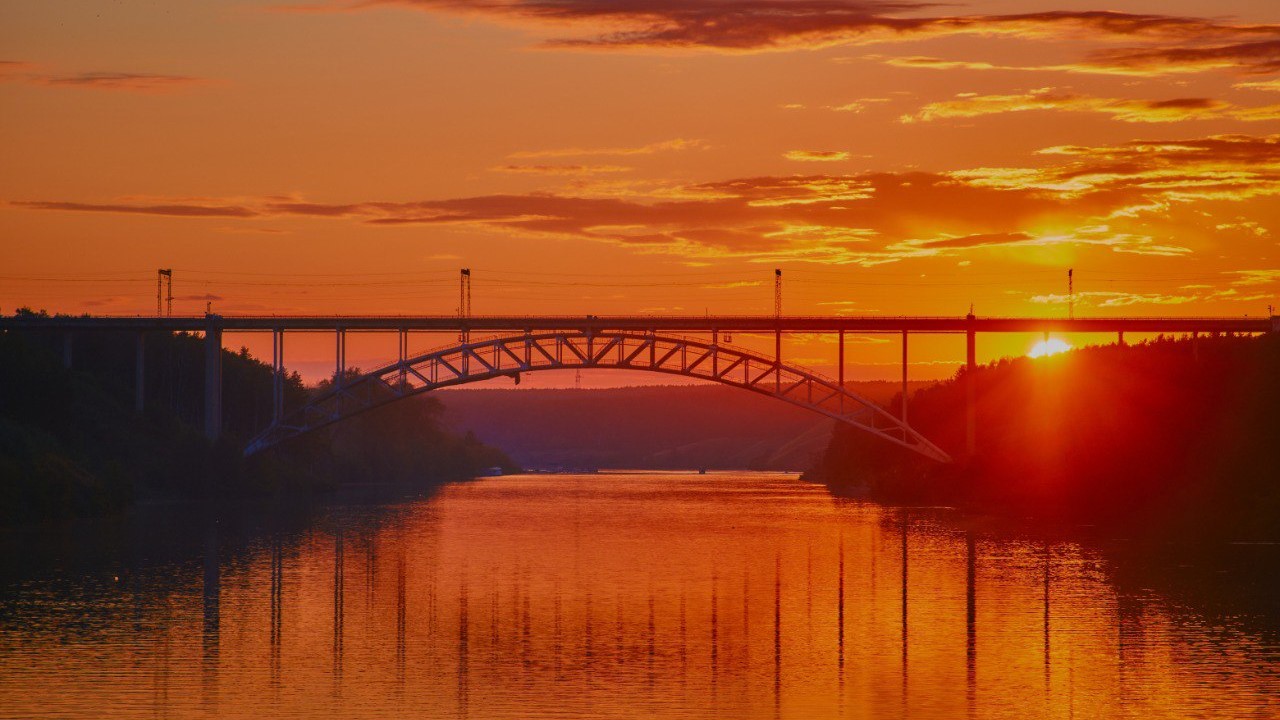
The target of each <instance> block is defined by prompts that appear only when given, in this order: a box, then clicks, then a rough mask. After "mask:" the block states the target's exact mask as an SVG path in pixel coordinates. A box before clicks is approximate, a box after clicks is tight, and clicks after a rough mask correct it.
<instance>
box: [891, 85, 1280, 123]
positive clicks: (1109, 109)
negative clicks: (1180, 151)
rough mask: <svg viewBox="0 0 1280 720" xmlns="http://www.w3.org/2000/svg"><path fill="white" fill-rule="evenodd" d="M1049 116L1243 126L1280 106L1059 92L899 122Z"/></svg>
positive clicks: (955, 106)
mask: <svg viewBox="0 0 1280 720" xmlns="http://www.w3.org/2000/svg"><path fill="white" fill-rule="evenodd" d="M1031 110H1053V111H1059V112H1087V113H1096V114H1101V115H1110V116H1111V117H1112V118H1114V119H1116V120H1120V121H1123V122H1130V123H1165V122H1179V121H1182V120H1218V119H1231V120H1242V121H1246V122H1254V121H1265V120H1276V119H1280V105H1267V106H1264V107H1251V108H1250V107H1240V106H1238V105H1233V104H1231V103H1228V102H1225V101H1222V100H1214V99H1211V98H1174V99H1171V100H1133V99H1120V98H1101V97H1092V96H1089V95H1077V94H1074V93H1064V92H1057V91H1054V90H1053V89H1050V88H1046V89H1043V90H1036V91H1034V92H1030V93H1022V94H1018V95H964V96H959V97H957V98H955V99H953V100H944V101H941V102H935V103H930V104H928V105H925V106H924V107H923V108H921V109H920V110H919V111H917V112H916V113H914V114H911V115H903V116H902V117H901V121H902V122H904V123H911V122H929V121H932V120H938V119H941V118H971V117H979V116H982V115H998V114H1001V113H1011V112H1027V111H1031Z"/></svg>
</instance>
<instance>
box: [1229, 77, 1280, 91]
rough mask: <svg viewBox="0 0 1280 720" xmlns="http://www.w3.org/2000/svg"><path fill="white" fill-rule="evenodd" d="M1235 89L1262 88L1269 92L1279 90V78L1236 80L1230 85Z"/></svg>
mask: <svg viewBox="0 0 1280 720" xmlns="http://www.w3.org/2000/svg"><path fill="white" fill-rule="evenodd" d="M1232 87H1234V88H1235V89H1237V90H1263V91H1269V92H1280V78H1277V79H1274V80H1251V81H1248V82H1238V83H1236V84H1235V85H1232Z"/></svg>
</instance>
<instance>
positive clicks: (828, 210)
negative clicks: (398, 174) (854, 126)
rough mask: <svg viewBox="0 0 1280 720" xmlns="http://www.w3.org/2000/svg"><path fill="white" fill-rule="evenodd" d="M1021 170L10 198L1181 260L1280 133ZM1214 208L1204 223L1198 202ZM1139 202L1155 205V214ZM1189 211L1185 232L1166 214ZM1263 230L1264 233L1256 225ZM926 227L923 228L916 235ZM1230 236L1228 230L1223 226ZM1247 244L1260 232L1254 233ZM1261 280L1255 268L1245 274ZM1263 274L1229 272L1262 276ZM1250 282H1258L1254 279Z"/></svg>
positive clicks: (1256, 177) (714, 244) (851, 247)
mask: <svg viewBox="0 0 1280 720" xmlns="http://www.w3.org/2000/svg"><path fill="white" fill-rule="evenodd" d="M1040 155H1041V157H1040V158H1039V160H1038V162H1037V164H1035V165H1034V166H1025V167H1004V168H974V169H969V170H962V171H952V172H945V173H928V172H902V173H884V172H881V173H860V174H823V173H813V174H806V175H771V176H756V177H745V178H735V179H729V180H723V181H714V182H701V183H679V182H674V181H671V182H667V183H655V184H654V185H653V186H652V187H648V188H647V189H645V186H642V185H626V186H625V187H624V189H623V190H622V191H620V192H619V193H618V194H615V195H612V196H610V195H607V194H601V193H596V194H589V193H586V192H583V193H577V192H576V191H575V190H574V188H572V187H570V188H564V189H561V190H559V191H556V192H537V193H512V194H493V195H479V196H471V197H455V198H440V199H426V200H418V201H411V202H389V201H380V200H359V201H355V202H346V203H318V202H311V201H309V200H307V199H305V198H301V197H291V196H279V197H266V198H221V199H220V198H192V199H184V200H174V199H171V200H164V199H157V198H134V199H125V200H121V199H111V200H108V201H104V202H83V201H78V200H21V201H16V202H12V203H10V204H11V205H12V206H14V207H19V208H25V209H28V210H32V211H45V212H50V211H62V212H98V213H128V214H135V215H153V216H160V217H170V218H191V219H200V218H205V219H208V218H219V219H223V222H224V223H225V219H226V218H243V219H262V218H271V219H273V220H275V221H276V222H274V223H273V224H279V223H281V222H284V221H286V220H293V219H310V220H313V221H317V222H319V221H346V222H358V223H363V224H367V225H374V226H415V225H417V226H424V227H429V226H453V227H458V228H471V229H476V230H482V231H485V232H489V233H498V234H504V235H510V236H517V237H528V238H547V237H554V238H558V239H577V240H585V241H592V242H603V243H611V244H616V245H621V246H625V247H628V248H631V249H632V250H634V251H635V252H637V253H643V254H666V255H677V256H680V257H681V258H682V260H683V261H685V262H687V263H697V262H700V261H703V260H710V259H723V258H737V259H741V260H745V261H748V262H778V261H795V262H824V263H832V264H841V263H844V264H858V265H864V266H871V265H878V264H883V263H891V262H901V261H904V260H912V259H919V258H939V257H956V258H963V257H965V256H968V255H970V254H977V253H988V252H1006V253H1014V254H1015V255H1018V254H1021V255H1024V256H1025V255H1043V254H1044V253H1045V252H1046V251H1056V250H1060V249H1072V250H1073V251H1084V252H1113V253H1124V254H1137V255H1144V256H1161V257H1185V256H1188V255H1191V254H1192V251H1193V249H1194V248H1195V244H1194V242H1192V241H1191V240H1189V239H1188V240H1183V239H1181V238H1183V237H1187V238H1195V237H1201V238H1209V237H1215V236H1220V235H1221V233H1223V232H1227V230H1222V229H1219V228H1217V226H1218V225H1223V224H1228V225H1233V226H1234V225H1240V227H1241V228H1245V227H1252V226H1245V225H1243V223H1250V222H1256V221H1255V220H1254V219H1252V218H1251V217H1250V216H1249V215H1248V214H1246V212H1245V211H1244V210H1243V209H1242V210H1241V211H1240V212H1236V213H1232V215H1233V216H1239V217H1243V218H1245V219H1243V220H1238V219H1235V218H1234V217H1233V218H1230V219H1228V218H1224V217H1222V213H1221V203H1230V202H1246V201H1249V200H1252V199H1255V198H1275V197H1280V136H1261V137H1257V136H1247V135H1226V136H1212V137H1207V138H1199V139H1192V140H1182V141H1161V142H1143V141H1136V142H1132V143H1124V144H1120V145H1113V146H1105V145H1104V146H1061V147H1053V148H1047V149H1045V150H1044V151H1042V152H1041V154H1040ZM1202 202H1212V203H1217V204H1219V205H1218V207H1217V208H1216V209H1215V212H1214V213H1205V212H1198V210H1199V208H1200V206H1198V205H1196V203H1202ZM1144 208H1151V209H1153V210H1152V211H1151V212H1148V211H1147V210H1144ZM1179 208H1186V211H1185V212H1184V213H1183V215H1182V216H1181V217H1186V218H1189V219H1187V220H1186V221H1185V222H1184V221H1182V220H1179V221H1178V222H1176V223H1175V222H1173V221H1172V220H1170V219H1169V217H1170V213H1171V212H1172V210H1173V209H1179ZM1258 227H1261V225H1258ZM922 228H927V229H928V230H927V231H926V232H923V233H922V231H921V229H922ZM1233 231H1234V230H1233ZM1254 236H1256V233H1254V234H1253V235H1251V237H1254ZM1256 272H1262V271H1256ZM1272 277H1273V276H1271V275H1265V274H1261V275H1240V276H1239V278H1238V279H1239V280H1240V281H1241V282H1246V281H1248V282H1254V281H1255V280H1254V278H1265V279H1266V281H1267V282H1269V281H1270V278H1272ZM1257 281H1258V282H1261V280H1257Z"/></svg>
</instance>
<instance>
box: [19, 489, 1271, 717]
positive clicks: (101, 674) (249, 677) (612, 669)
mask: <svg viewBox="0 0 1280 720" xmlns="http://www.w3.org/2000/svg"><path fill="white" fill-rule="evenodd" d="M946 518H947V514H946V513H943V512H940V511H931V510H912V511H907V510H902V509H893V508H884V507H881V506H878V505H874V504H864V503H858V502H850V501H842V500H835V499H833V498H831V497H830V496H829V495H828V494H827V493H826V492H825V490H823V489H822V488H820V487H817V486H812V485H808V484H804V483H800V482H798V481H796V480H795V479H794V478H793V477H789V476H780V475H765V474H760V475H754V474H744V475H730V474H711V475H705V476H696V475H684V476H672V475H644V474H625V475H593V476H528V477H507V478H489V479H485V480H482V481H478V482H475V483H471V484H465V485H458V486H452V487H449V488H447V489H445V490H444V491H443V492H442V493H441V494H440V495H438V496H437V497H435V498H431V499H428V500H423V501H418V502H415V503H411V504H407V505H399V506H392V507H385V506H384V507H368V506H366V507H357V506H348V507H344V508H340V509H335V510H333V511H331V512H328V513H327V514H325V515H324V516H322V517H320V518H318V519H316V520H314V521H313V522H311V523H310V524H308V525H307V526H305V527H303V528H301V529H300V530H298V531H296V532H294V533H291V534H281V533H278V532H266V533H263V534H262V535H261V536H258V535H250V536H248V538H247V539H246V538H245V537H243V536H241V539H240V541H236V542H233V541H231V540H230V539H229V537H228V536H229V535H230V534H231V533H229V532H228V531H227V530H225V529H223V528H219V531H218V534H216V535H213V534H206V537H205V542H204V545H205V547H206V557H209V556H210V554H212V555H216V556H217V559H216V560H214V561H213V562H205V563H203V564H201V563H197V564H196V565H195V566H194V567H195V568H202V569H197V570H195V572H191V569H192V568H193V565H192V564H191V563H190V562H189V561H187V562H178V563H175V564H173V565H172V566H164V567H155V568H152V569H151V571H150V572H146V571H140V574H142V575H146V577H140V578H137V582H135V583H130V584H127V585H124V584H121V585H111V586H109V587H106V588H103V587H102V586H101V585H100V583H99V581H98V579H97V577H96V575H95V574H94V573H93V572H86V574H85V576H84V577H81V578H79V579H76V580H74V581H73V582H72V583H71V584H70V585H68V584H67V578H65V577H59V578H54V579H49V580H41V579H38V578H37V579H34V580H33V579H30V578H28V579H26V580H24V581H22V582H20V583H17V582H9V581H7V580H6V584H5V585H4V593H3V595H2V596H0V598H3V606H2V607H0V609H2V610H3V611H4V614H3V617H7V618H8V621H7V622H6V623H5V625H4V633H3V636H2V638H3V644H0V699H3V706H4V708H5V710H6V712H13V713H16V714H18V715H30V714H40V713H44V712H69V713H80V714H83V715H85V716H89V715H92V716H95V717H96V716H101V715H102V714H104V713H103V712H102V710H103V709H104V708H110V709H112V710H113V711H114V712H119V713H120V714H122V715H130V716H139V715H149V714H152V713H155V714H167V715H171V716H176V717H181V716H203V715H213V714H217V715H219V716H223V717H259V716H263V715H268V716H270V715H291V716H292V715H300V716H312V715H323V714H330V713H331V714H334V715H339V716H414V717H477V718H480V717H540V716H543V717H550V716H556V717H578V716H581V717H601V716H615V717H636V716H647V717H707V716H722V717H731V718H746V717H842V716H843V717H891V718H892V717H913V718H916V717H924V718H955V717H975V718H1024V717H1062V718H1067V717H1073V716H1074V717H1108V716H1128V717H1157V718H1158V717H1184V716H1187V715H1195V714H1197V713H1203V714H1206V715H1208V714H1214V715H1217V716H1231V715H1232V714H1238V715H1241V716H1247V715H1250V714H1253V713H1259V712H1262V711H1263V710H1264V709H1265V708H1268V707H1270V708H1272V709H1274V707H1275V706H1276V703H1277V702H1280V690H1278V688H1280V663H1278V661H1277V660H1276V657H1277V641H1276V639H1275V637H1274V636H1271V638H1270V640H1267V639H1266V637H1267V636H1266V635H1265V634H1262V635H1259V634H1256V633H1253V632H1252V631H1251V630H1250V629H1247V628H1242V627H1232V626H1230V625H1227V626H1224V625H1222V624H1220V623H1219V622H1217V621H1209V620H1201V619H1199V618H1197V617H1196V616H1194V615H1192V614H1188V613H1187V612H1185V611H1183V610H1177V609H1173V608H1172V607H1170V606H1169V604H1168V603H1166V602H1165V601H1164V600H1162V599H1161V598H1160V597H1159V596H1158V595H1153V594H1150V593H1148V594H1143V595H1136V596H1135V595H1133V594H1129V593H1119V592H1118V591H1117V588H1116V587H1115V586H1114V585H1113V584H1112V582H1111V581H1110V579H1109V577H1108V575H1107V573H1106V571H1105V568H1106V565H1107V564H1106V562H1105V561H1104V559H1103V558H1102V557H1100V556H1099V555H1098V554H1097V553H1096V552H1095V551H1093V550H1089V549H1087V548H1085V547H1083V546H1081V545H1079V544H1076V543H1074V542H1071V541H1066V540H1059V541H1055V542H1050V541H1047V540H1045V539H1042V538H1041V539H1019V538H1016V537H1015V538H1008V537H999V536H996V535H994V534H990V533H979V532H974V531H972V530H970V531H965V530H963V529H958V528H957V527H955V526H953V525H951V524H949V521H948V520H947V519H946ZM135 592H136V593H141V597H132V598H129V597H128V595H130V594H133V593H135ZM122 598H123V599H122ZM37 600H39V601H38V602H37ZM85 607H89V608H91V609H90V611H89V612H88V613H83V612H82V610H83V608H85ZM116 607H133V608H141V611H140V612H141V613H142V621H141V623H140V625H136V624H134V623H130V622H127V619H128V618H125V617H123V615H121V614H120V613H119V612H117V610H116ZM131 612H136V610H135V611H131ZM138 627H142V628H144V631H141V632H139V631H138V630H137V628H138ZM35 678H40V679H41V680H40V682H35V681H34V679H35ZM105 714H110V713H105Z"/></svg>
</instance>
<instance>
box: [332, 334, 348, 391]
mask: <svg viewBox="0 0 1280 720" xmlns="http://www.w3.org/2000/svg"><path fill="white" fill-rule="evenodd" d="M335 334H336V335H337V347H336V348H335V349H334V353H333V356H334V362H333V364H334V371H333V384H334V387H342V385H343V378H344V376H345V375H346V374H347V332H346V331H345V330H343V329H342V328H338V331H337V332H336V333H335Z"/></svg>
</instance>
